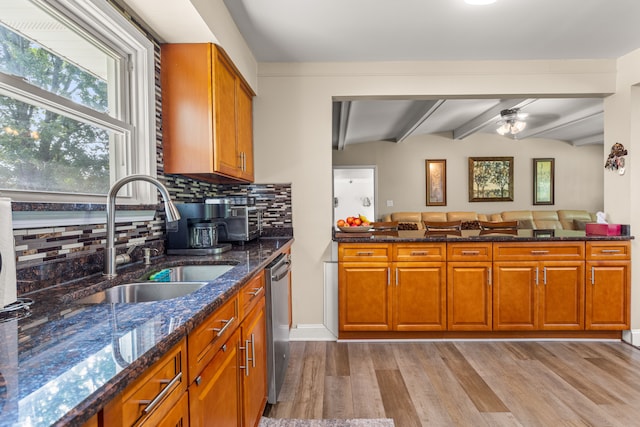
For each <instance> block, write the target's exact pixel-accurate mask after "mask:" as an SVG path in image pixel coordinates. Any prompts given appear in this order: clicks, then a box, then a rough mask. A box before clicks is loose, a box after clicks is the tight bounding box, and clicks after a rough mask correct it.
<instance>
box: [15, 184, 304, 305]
mask: <svg viewBox="0 0 640 427" xmlns="http://www.w3.org/2000/svg"><path fill="white" fill-rule="evenodd" d="M165 182H166V185H167V187H168V188H169V192H170V193H171V197H172V199H173V200H174V201H176V202H177V203H187V202H202V201H204V200H205V199H207V198H211V197H226V196H247V197H254V198H255V199H256V206H258V207H260V208H262V209H263V228H264V234H265V235H277V234H279V233H282V232H284V233H288V234H292V229H291V226H292V222H291V221H292V218H291V185H289V184H238V185H212V184H209V183H204V182H199V181H195V180H192V179H189V178H184V177H179V176H167V177H165ZM29 207H30V206H25V204H19V206H16V207H15V208H14V209H21V210H24V209H28V208H29ZM32 207H38V206H32ZM47 208H48V209H50V210H56V209H60V206H58V207H56V206H55V205H48V206H47ZM87 208H88V209H92V210H95V209H98V210H102V209H104V206H100V205H92V206H90V207H87ZM14 238H15V247H16V261H17V264H16V268H17V276H18V294H19V295H24V294H26V293H28V292H32V291H35V290H38V289H42V288H45V287H49V286H52V285H55V284H58V283H63V282H68V281H72V280H75V279H82V278H83V277H86V276H88V275H91V274H96V273H99V272H100V271H102V266H103V253H104V245H105V229H104V224H93V225H77V226H64V227H44V228H43V227H40V228H31V229H15V230H14ZM116 239H117V247H118V250H119V252H125V251H126V250H127V249H129V248H130V247H132V246H135V245H138V246H146V247H152V248H156V249H158V250H159V252H160V253H164V241H165V222H164V211H163V210H162V209H159V210H158V211H156V215H155V218H154V219H153V220H151V221H139V222H123V223H120V222H119V223H118V224H117V226H116ZM131 256H132V258H133V259H134V260H139V259H141V258H142V250H141V249H139V248H134V249H133V252H132V253H131Z"/></svg>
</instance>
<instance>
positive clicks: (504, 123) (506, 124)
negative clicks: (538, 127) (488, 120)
mask: <svg viewBox="0 0 640 427" xmlns="http://www.w3.org/2000/svg"><path fill="white" fill-rule="evenodd" d="M500 116H501V118H502V120H500V121H499V122H498V123H497V124H498V128H497V129H496V132H498V133H499V134H500V135H507V134H510V135H515V134H517V133H520V132H522V131H523V130H524V128H526V127H527V123H526V122H525V121H524V120H521V119H522V118H523V117H524V115H523V114H520V112H519V110H518V109H517V108H513V109H508V110H502V111H501V112H500Z"/></svg>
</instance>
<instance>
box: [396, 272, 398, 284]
mask: <svg viewBox="0 0 640 427" xmlns="http://www.w3.org/2000/svg"><path fill="white" fill-rule="evenodd" d="M396 286H398V267H396Z"/></svg>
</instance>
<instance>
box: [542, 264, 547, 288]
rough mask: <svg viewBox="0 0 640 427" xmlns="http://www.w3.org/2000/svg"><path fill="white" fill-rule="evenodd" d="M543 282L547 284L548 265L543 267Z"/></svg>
mask: <svg viewBox="0 0 640 427" xmlns="http://www.w3.org/2000/svg"><path fill="white" fill-rule="evenodd" d="M542 283H543V284H545V285H546V284H547V267H542Z"/></svg>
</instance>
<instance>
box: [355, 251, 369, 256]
mask: <svg viewBox="0 0 640 427" xmlns="http://www.w3.org/2000/svg"><path fill="white" fill-rule="evenodd" d="M356 256H373V252H356Z"/></svg>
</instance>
